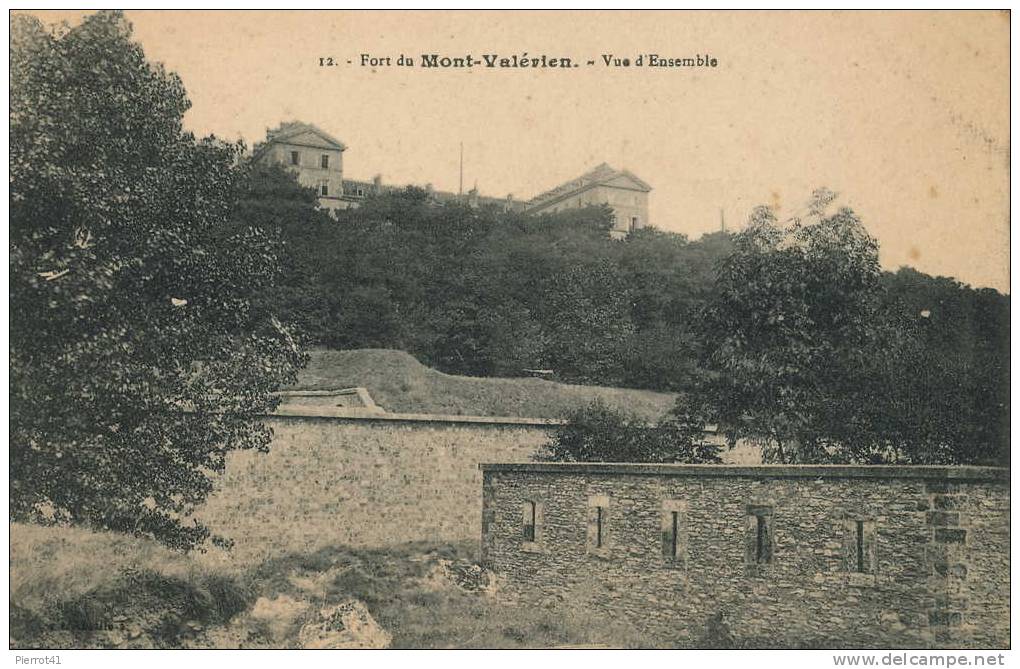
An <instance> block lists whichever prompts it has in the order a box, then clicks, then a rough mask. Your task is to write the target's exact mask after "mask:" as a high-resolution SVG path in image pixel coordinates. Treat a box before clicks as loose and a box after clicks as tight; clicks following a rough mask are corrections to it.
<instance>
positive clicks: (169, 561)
mask: <svg viewBox="0 0 1020 669" xmlns="http://www.w3.org/2000/svg"><path fill="white" fill-rule="evenodd" d="M474 559H475V556H474V549H473V547H471V546H468V545H449V544H440V545H436V544H426V543H415V544H407V545H403V546H395V547H391V548H385V549H347V548H344V547H329V548H323V549H320V550H317V551H315V552H312V553H307V554H294V555H288V556H284V557H279V558H275V559H272V560H268V561H266V562H263V563H262V564H260V565H258V566H256V567H254V568H249V569H246V570H244V571H240V570H230V569H228V568H222V567H218V568H213V567H209V566H207V565H205V564H203V563H201V562H200V561H198V560H195V559H194V558H193V557H190V556H186V555H181V554H177V553H172V552H170V551H167V550H165V549H163V548H161V547H160V546H158V545H156V544H154V543H152V542H149V541H145V540H140V539H133V538H129V537H123V536H120V535H116V534H110V533H105V532H89V531H86V530H80V529H73V528H55V527H35V526H28V525H21V524H13V525H12V526H11V628H10V629H11V646H12V647H14V648H37V647H38V648H110V647H113V648H125V647H135V648H153V647H155V648H239V647H243V648H287V647H294V646H296V645H297V638H296V637H297V634H296V631H297V629H299V628H300V625H301V624H302V623H303V622H305V619H298V620H296V621H295V622H294V623H293V624H292V625H291V626H290V627H289V628H288V630H289V631H288V632H287V633H286V634H284V635H282V636H281V635H280V634H279V633H278V632H277V633H274V632H273V631H271V630H272V626H267V624H266V623H265V621H264V620H260V619H258V618H257V616H254V615H252V613H253V606H254V604H255V603H256V601H258V599H259V598H262V597H265V598H267V599H269V600H275V599H276V598H279V597H281V596H282V597H285V598H287V600H286V601H292V602H299V603H302V604H305V605H307V611H308V613H307V616H311V615H314V614H315V611H317V610H318V609H319V608H320V607H324V606H329V605H332V604H336V603H339V602H340V601H342V600H344V599H346V598H348V597H353V598H356V599H359V600H361V601H362V602H364V603H365V605H366V606H367V607H368V609H369V611H370V612H371V613H372V615H373V616H374V617H375V618H376V620H377V621H378V622H379V623H380V624H381V625H382V626H383V628H385V629H386V630H387V631H389V632H390V633H391V634H392V636H393V647H395V648H548V647H554V646H562V645H571V646H579V645H599V646H608V647H628V648H633V647H649V646H651V645H653V642H652V641H650V640H649V639H648V638H646V637H644V636H643V635H641V634H640V633H639V632H638V631H636V630H635V629H634V628H632V627H629V626H627V625H624V624H622V623H620V622H618V621H609V620H601V619H600V620H596V619H595V618H593V617H592V616H591V615H590V614H589V613H587V612H584V611H579V610H572V609H570V608H568V607H565V606H558V607H557V608H556V609H535V608H533V607H525V606H520V605H516V604H514V603H512V602H511V601H507V600H505V599H504V598H501V597H499V596H495V597H494V596H492V595H491V594H486V593H484V592H481V591H478V590H476V589H473V588H464V587H461V585H458V584H457V583H455V582H454V581H452V580H448V579H443V578H439V579H438V580H437V578H436V577H435V573H436V566H437V564H439V563H440V561H443V562H445V563H447V564H450V563H453V564H456V565H459V566H462V567H466V568H472V567H471V565H472V564H473V561H474Z"/></svg>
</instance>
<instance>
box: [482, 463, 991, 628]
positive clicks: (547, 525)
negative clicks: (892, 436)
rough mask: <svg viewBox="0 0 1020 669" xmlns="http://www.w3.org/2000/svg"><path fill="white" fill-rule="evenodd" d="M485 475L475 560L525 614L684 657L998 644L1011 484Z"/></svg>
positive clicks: (889, 470) (848, 476)
mask: <svg viewBox="0 0 1020 669" xmlns="http://www.w3.org/2000/svg"><path fill="white" fill-rule="evenodd" d="M483 470H484V482H483V520H482V552H483V560H484V562H485V563H486V566H488V567H489V568H491V569H493V570H494V571H496V572H497V573H498V574H500V575H502V576H503V577H504V578H505V580H506V589H507V593H508V594H510V595H516V596H519V597H522V598H524V599H525V600H533V601H534V602H535V603H537V604H544V605H549V606H555V605H560V603H561V602H565V603H567V604H573V605H577V606H582V607H584V608H585V609H588V610H593V611H600V612H603V613H604V614H605V615H606V616H612V617H623V618H625V619H628V620H629V621H630V622H632V623H634V624H635V625H637V626H639V627H640V628H642V629H645V630H647V631H649V632H651V633H653V634H656V635H658V636H660V637H662V638H663V640H665V641H670V642H674V643H677V644H680V645H683V646H697V645H705V644H706V643H708V641H707V639H708V636H707V634H708V630H709V627H710V626H711V627H713V628H714V630H715V639H716V643H717V642H718V639H719V638H724V637H725V636H726V634H727V633H728V634H730V635H732V638H733V640H734V643H735V644H737V645H748V646H752V647H768V646H777V647H787V648H795V647H802V646H808V647H874V648H887V647H910V648H926V647H937V648H939V647H941V648H957V647H999V648H1002V647H1008V645H1009V475H1008V471H1006V470H999V469H993V468H976V467H849V466H792V467H776V466H751V467H747V466H722V465H598V464H588V465H583V464H580V465H579V464H539V463H530V464H502V465H500V464H492V465H483ZM532 504H534V505H535V506H534V507H532ZM532 519H534V520H533V521H532ZM532 522H534V524H535V525H536V527H535V529H534V530H533V531H530V530H524V529H523V526H524V525H527V524H530V523H532ZM531 536H534V540H533V541H531V540H527V541H526V540H525V538H526V537H527V538H529V539H530V537H531ZM713 619H714V620H715V621H716V622H715V623H711V624H710V620H713Z"/></svg>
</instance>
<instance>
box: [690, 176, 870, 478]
mask: <svg viewBox="0 0 1020 669" xmlns="http://www.w3.org/2000/svg"><path fill="white" fill-rule="evenodd" d="M832 199H833V196H832V195H831V194H830V193H828V192H826V191H819V192H817V193H816V194H815V197H814V199H813V201H812V202H811V204H810V205H809V213H808V215H807V216H806V217H804V218H797V219H793V220H791V221H789V222H788V223H787V224H786V225H780V224H779V223H778V222H777V221H776V218H775V216H774V215H773V213H772V211H771V210H769V209H768V208H764V207H762V208H759V209H757V210H756V211H755V212H754V214H753V216H752V219H751V221H750V224H749V225H748V227H747V229H746V230H744V231H743V232H741V233H740V234H739V235H737V236H736V237H735V239H734V247H733V251H732V253H731V254H730V255H729V256H728V257H727V258H726V259H725V261H724V262H723V264H722V266H721V268H720V271H719V276H718V279H717V284H716V288H715V291H714V294H713V296H712V298H711V299H710V300H709V302H708V303H707V304H706V306H705V309H704V312H703V325H702V336H701V339H702V342H703V345H704V352H705V353H704V354H705V360H704V366H705V368H706V369H707V370H708V372H709V373H708V374H706V375H705V376H704V377H702V378H701V379H700V381H699V383H698V387H697V388H695V389H692V391H691V392H690V393H689V394H688V395H689V396H690V397H697V398H699V399H698V403H695V404H693V405H689V406H685V407H681V410H680V411H679V412H678V413H679V414H680V415H684V414H686V413H687V412H689V411H691V410H692V409H691V407H692V406H694V407H697V408H698V411H699V413H701V414H703V415H705V417H706V418H707V419H709V420H710V421H711V422H713V423H718V424H719V425H720V427H721V428H722V429H723V430H724V432H725V433H726V434H727V435H728V436H729V437H730V438H731V439H738V438H744V439H750V440H753V441H755V442H757V443H759V444H760V445H761V446H762V449H763V454H764V456H765V457H766V459H767V460H772V461H778V462H819V461H826V460H830V459H831V448H832V447H833V446H834V444H833V443H832V439H831V437H832V434H831V427H832V420H833V413H832V411H831V410H830V407H832V406H833V403H834V402H838V401H839V400H840V399H841V398H842V397H843V395H842V393H843V391H844V389H845V388H846V387H847V384H846V383H845V380H846V378H847V372H848V371H849V370H852V369H854V367H855V365H857V364H859V361H860V358H861V357H862V355H865V353H866V351H868V350H869V347H870V346H871V344H872V342H873V340H874V335H875V327H874V325H875V315H876V304H877V302H876V295H877V290H878V280H879V266H878V247H877V243H876V242H875V240H874V239H872V238H871V237H870V236H868V234H867V232H866V231H865V230H864V228H863V226H861V224H860V221H859V220H858V219H857V217H856V216H855V215H854V213H853V212H852V211H850V210H849V209H846V208H841V209H839V210H838V211H837V212H836V213H834V214H832V215H826V213H825V211H826V209H827V207H828V205H829V204H830V203H831V201H832Z"/></svg>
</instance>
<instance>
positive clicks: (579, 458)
mask: <svg viewBox="0 0 1020 669" xmlns="http://www.w3.org/2000/svg"><path fill="white" fill-rule="evenodd" d="M702 432H703V431H702V426H701V425H694V424H690V423H683V422H680V421H677V420H666V421H662V422H659V423H654V424H650V423H647V422H645V421H643V420H641V419H638V418H636V417H635V416H633V415H631V414H627V413H624V412H622V411H617V410H615V409H612V408H610V407H608V406H606V405H605V404H604V403H602V402H601V401H600V400H598V399H596V400H594V401H592V403H591V404H589V405H588V406H587V407H585V408H584V409H582V410H580V411H575V412H574V413H572V414H570V415H569V416H568V417H567V423H566V424H565V425H563V426H562V427H560V428H559V429H557V430H556V431H555V432H554V433H553V435H552V437H551V439H550V441H549V443H548V444H546V445H545V446H544V447H543V448H542V449H541V450H540V451H539V452H538V453H537V454H536V456H535V459H536V460H542V461H547V462H685V463H715V462H719V461H720V458H719V447H718V446H714V445H712V444H706V443H703V441H702Z"/></svg>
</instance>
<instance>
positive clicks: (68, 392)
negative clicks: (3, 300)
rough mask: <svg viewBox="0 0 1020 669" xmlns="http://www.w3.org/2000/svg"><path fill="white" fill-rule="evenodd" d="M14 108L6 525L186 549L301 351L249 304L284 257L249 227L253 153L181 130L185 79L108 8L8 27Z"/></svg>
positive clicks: (253, 441) (200, 535)
mask: <svg viewBox="0 0 1020 669" xmlns="http://www.w3.org/2000/svg"><path fill="white" fill-rule="evenodd" d="M10 101H11V106H10V133H11V134H10V137H11V141H10V171H11V208H10V256H9V257H10V260H9V263H10V265H9V274H10V308H11V316H10V319H11V320H10V323H11V325H10V413H11V424H10V446H11V452H10V465H11V470H10V471H11V486H10V506H11V513H12V517H13V518H36V519H42V518H49V519H56V520H60V521H71V522H79V523H88V524H92V525H95V526H98V527H104V528H109V529H114V530H121V531H128V532H133V533H135V534H140V535H148V536H152V537H155V538H157V539H159V540H161V541H163V542H164V543H166V544H168V545H170V546H174V547H180V548H189V547H192V546H195V545H196V544H198V543H200V542H202V541H203V540H205V539H206V538H207V537H208V536H209V534H210V532H209V530H208V529H207V528H205V527H203V526H201V525H199V524H197V523H195V522H193V521H189V520H188V515H189V513H190V511H191V510H192V509H194V508H195V506H196V505H197V504H199V503H200V502H201V501H202V500H203V499H204V498H205V496H206V495H207V494H208V492H209V491H210V488H211V479H210V477H211V475H212V474H213V473H215V472H217V471H219V470H222V469H223V467H224V461H225V456H226V454H227V453H228V452H229V451H230V450H233V449H250V448H265V447H266V446H267V444H268V441H269V434H268V432H267V431H266V429H265V428H264V427H263V426H262V424H261V422H260V420H259V419H260V416H261V415H262V414H264V413H265V412H267V411H269V410H271V409H272V407H273V406H274V402H275V400H274V398H273V396H272V395H271V394H270V392H271V391H272V390H275V389H276V388H278V387H279V386H280V384H282V383H286V382H288V381H290V380H292V379H293V378H294V375H295V369H296V366H297V365H299V364H300V363H301V357H302V356H301V353H300V352H299V350H298V348H297V347H296V345H295V343H294V342H293V341H292V339H291V337H290V335H289V333H288V331H287V330H286V328H285V327H284V326H283V325H281V324H280V322H279V321H278V320H276V319H275V318H273V317H272V316H271V315H270V314H268V313H267V312H266V311H265V310H264V309H260V308H253V305H254V304H255V300H254V299H253V298H254V297H255V296H256V295H261V294H264V293H265V291H267V290H269V289H270V288H271V285H272V282H273V281H274V280H275V279H276V278H277V277H278V264H277V258H276V250H277V246H276V242H275V241H274V239H273V238H272V236H271V235H270V234H268V233H267V231H266V229H265V228H264V227H263V226H259V225H250V224H248V223H246V222H245V221H244V220H243V218H238V199H239V194H240V193H241V191H242V189H243V187H244V183H245V180H244V174H243V170H242V169H240V168H239V167H238V166H239V158H240V155H241V152H242V149H243V147H241V146H239V145H235V144H229V143H224V142H221V141H218V140H216V139H215V138H206V139H202V140H197V139H196V138H195V137H194V136H193V135H191V134H190V133H188V132H186V131H185V130H184V129H183V126H182V117H183V114H184V112H185V111H186V110H187V109H188V107H189V102H188V99H187V97H186V95H185V91H184V87H183V85H182V83H181V81H180V79H179V78H178V77H177V76H176V75H174V74H172V73H169V72H166V71H165V70H164V69H163V68H162V67H161V66H159V65H154V64H151V63H149V62H148V61H147V60H146V59H145V55H144V53H143V52H142V49H141V47H140V46H139V45H138V44H136V43H134V42H132V41H131V29H130V26H129V24H128V23H127V22H126V21H125V20H124V18H123V16H122V15H121V14H119V13H117V12H101V13H98V14H94V15H91V16H89V17H87V18H86V19H85V20H84V21H83V22H82V23H81V24H80V25H79V26H77V27H75V28H67V27H66V26H65V27H62V28H57V29H53V30H48V29H46V28H44V27H43V26H42V25H41V24H40V23H39V22H38V21H36V20H35V19H32V18H28V17H25V16H16V17H14V20H13V22H12V37H11V90H10ZM260 303H261V301H260Z"/></svg>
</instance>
